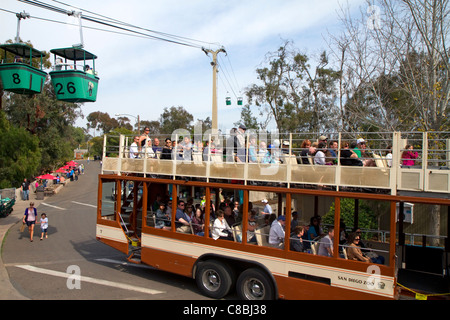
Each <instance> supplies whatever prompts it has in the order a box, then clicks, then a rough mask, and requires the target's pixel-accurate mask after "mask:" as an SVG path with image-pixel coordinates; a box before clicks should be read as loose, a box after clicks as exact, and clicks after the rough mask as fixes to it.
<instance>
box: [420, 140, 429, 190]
mask: <svg viewBox="0 0 450 320" xmlns="http://www.w3.org/2000/svg"><path fill="white" fill-rule="evenodd" d="M427 169H428V132H423V133H422V175H423V177H422V181H423V186H422V189H423V190H424V191H428V189H429V184H428V179H429V178H430V175H427Z"/></svg>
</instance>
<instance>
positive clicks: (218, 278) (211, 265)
mask: <svg viewBox="0 0 450 320" xmlns="http://www.w3.org/2000/svg"><path fill="white" fill-rule="evenodd" d="M195 281H196V283H197V287H198V288H199V290H200V291H201V292H202V294H204V295H205V296H208V297H210V298H214V299H221V298H223V297H225V296H226V295H227V294H228V292H230V289H231V286H232V284H233V279H232V272H231V270H230V269H229V268H228V266H227V265H224V264H221V263H220V262H218V261H214V260H208V261H204V262H201V263H199V265H198V267H197V271H196V274H195Z"/></svg>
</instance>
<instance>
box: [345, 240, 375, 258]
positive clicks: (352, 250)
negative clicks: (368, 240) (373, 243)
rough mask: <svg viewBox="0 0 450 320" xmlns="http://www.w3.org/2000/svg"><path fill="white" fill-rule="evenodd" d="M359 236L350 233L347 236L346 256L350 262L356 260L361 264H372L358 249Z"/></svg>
mask: <svg viewBox="0 0 450 320" xmlns="http://www.w3.org/2000/svg"><path fill="white" fill-rule="evenodd" d="M360 240H361V236H360V235H357V234H356V233H350V234H349V236H348V245H349V246H348V247H347V248H346V249H347V256H348V258H349V259H350V260H358V261H362V262H368V263H370V262H372V261H371V260H370V258H369V257H366V256H365V255H364V254H363V253H362V251H361V249H360V248H359V245H358V244H359V241H360Z"/></svg>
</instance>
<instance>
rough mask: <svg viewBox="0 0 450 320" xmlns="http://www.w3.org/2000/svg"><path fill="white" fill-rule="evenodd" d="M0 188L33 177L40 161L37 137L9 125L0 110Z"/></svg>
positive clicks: (8, 186) (15, 185) (16, 184)
mask: <svg viewBox="0 0 450 320" xmlns="http://www.w3.org/2000/svg"><path fill="white" fill-rule="evenodd" d="M0 145H1V146H2V147H1V148H0V189H2V188H11V187H18V186H19V185H20V183H21V182H22V181H23V179H24V178H31V177H33V176H34V175H35V174H36V173H37V172H38V169H39V166H40V163H41V152H40V149H39V139H38V138H37V137H36V136H34V135H32V134H30V132H27V131H26V130H25V129H24V128H19V127H16V126H13V125H11V124H10V123H9V122H8V120H7V119H6V114H5V113H4V112H3V111H0Z"/></svg>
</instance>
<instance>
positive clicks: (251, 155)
mask: <svg viewBox="0 0 450 320" xmlns="http://www.w3.org/2000/svg"><path fill="white" fill-rule="evenodd" d="M256 148H257V145H256V137H255V136H254V135H252V136H250V144H249V146H248V162H250V163H256V162H258V159H257V154H256Z"/></svg>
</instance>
